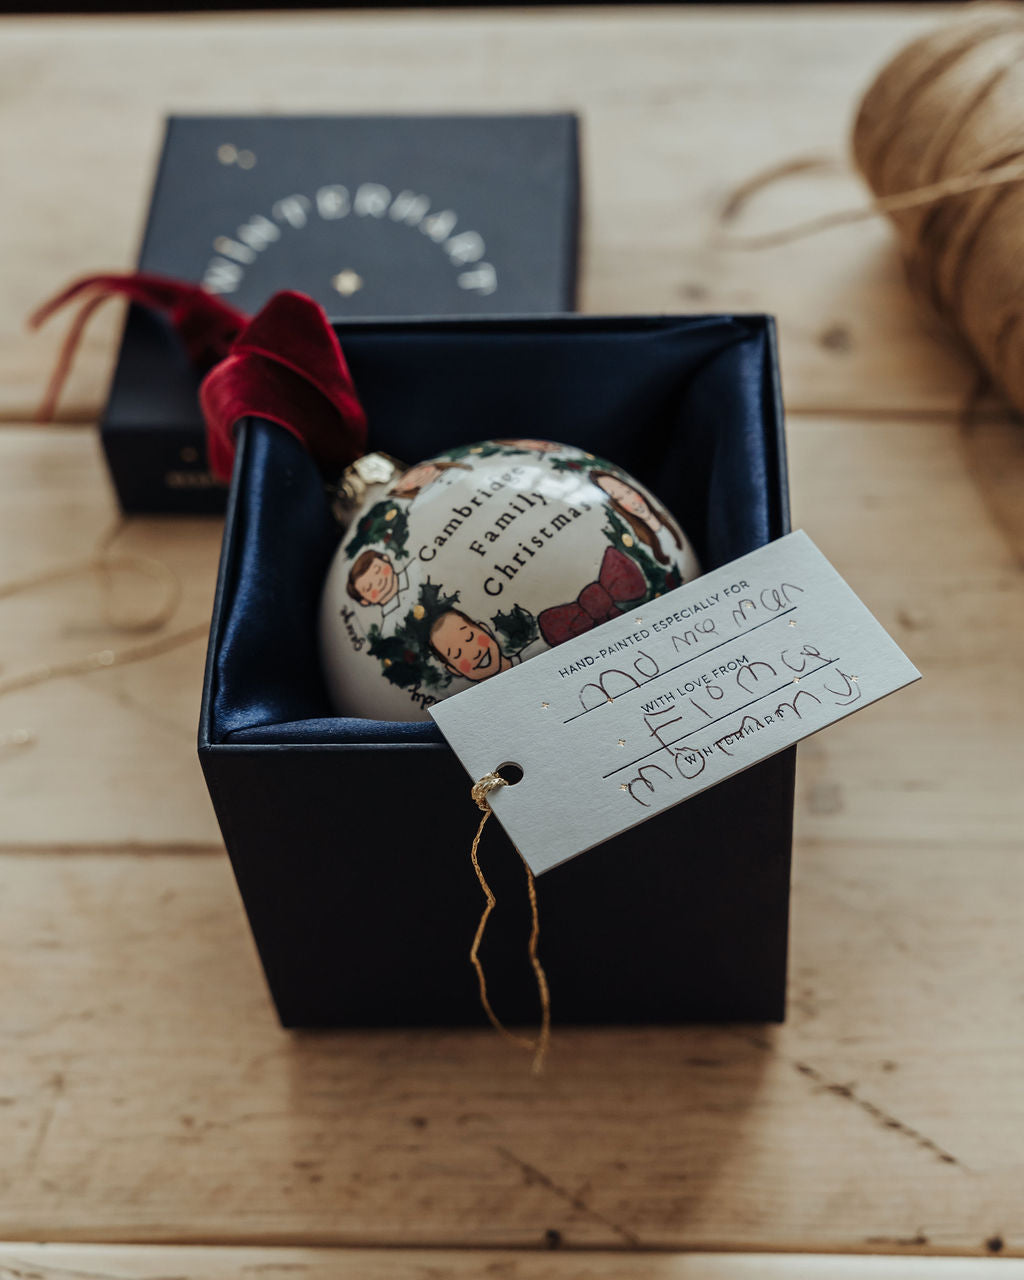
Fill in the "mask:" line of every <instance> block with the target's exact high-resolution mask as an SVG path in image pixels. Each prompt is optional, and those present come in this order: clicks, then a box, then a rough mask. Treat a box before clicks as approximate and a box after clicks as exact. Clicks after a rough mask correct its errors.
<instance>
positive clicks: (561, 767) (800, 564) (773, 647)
mask: <svg viewBox="0 0 1024 1280" xmlns="http://www.w3.org/2000/svg"><path fill="white" fill-rule="evenodd" d="M920 678H921V673H920V672H919V671H918V670H917V669H916V667H914V665H913V664H912V663H911V662H910V661H909V659H908V658H907V657H906V655H905V654H904V653H903V652H902V650H901V649H900V648H899V646H898V645H897V644H896V643H895V641H894V640H893V639H892V638H891V637H890V636H889V635H888V634H887V633H886V631H885V630H884V629H883V628H882V626H881V625H880V623H878V622H877V621H876V619H875V618H874V617H873V616H872V614H871V613H870V612H869V611H868V610H867V609H866V608H865V606H864V605H863V604H862V603H861V602H860V600H859V599H858V598H857V597H856V596H855V595H854V593H853V592H852V591H851V590H850V588H849V587H848V586H847V585H846V583H845V582H844V581H843V579H842V578H841V577H840V576H839V574H838V573H836V571H835V569H833V568H832V566H831V565H830V564H829V562H828V561H827V560H826V559H825V557H824V556H823V555H822V554H821V552H820V551H819V550H818V549H817V547H815V545H814V543H813V542H812V541H811V540H810V538H809V537H808V536H807V535H806V534H805V533H804V532H802V531H797V532H796V533H791V534H788V535H787V536H786V537H784V538H780V539H778V541H776V542H772V543H769V544H768V546H766V547H762V548H761V549H760V550H758V551H754V552H752V553H751V554H750V555H748V556H743V557H741V558H740V559H739V560H734V561H733V562H732V563H731V564H728V565H725V566H724V567H723V568H721V569H716V570H715V571H714V572H713V573H708V574H705V575H704V576H703V577H701V578H697V579H695V580H694V581H693V582H691V583H688V584H687V585H685V586H682V587H679V588H677V589H676V590H675V591H671V592H669V593H667V594H666V595H664V596H661V597H660V598H658V599H655V600H651V601H649V602H648V603H647V604H645V605H643V606H642V607H640V608H637V609H634V610H632V611H630V612H629V613H624V614H623V615H622V617H621V618H615V619H613V620H612V621H611V622H606V623H603V624H602V625H601V626H599V627H595V628H594V629H593V630H591V631H587V632H584V633H583V634H582V635H580V636H577V637H576V638H575V639H573V640H570V641H568V642H566V643H565V644H561V645H559V646H558V648H556V649H551V650H549V651H547V652H545V653H541V654H538V655H537V656H536V657H533V658H531V659H530V660H529V661H528V662H525V663H523V664H522V665H521V666H518V667H514V668H513V669H512V670H510V671H506V672H505V673H504V674H502V675H499V676H496V677H494V678H493V679H491V680H488V681H485V682H483V683H481V684H479V685H477V686H475V687H474V688H472V689H467V690H466V691H465V692H463V693H459V694H456V695H455V697H452V698H448V699H447V700H445V701H444V702H441V703H439V704H438V705H436V706H434V707H431V709H430V714H431V715H432V716H433V718H434V719H435V721H436V722H437V724H438V726H439V727H440V729H441V732H442V733H443V734H444V736H445V738H447V740H448V742H449V743H450V744H451V746H452V748H453V750H454V751H455V753H456V755H457V756H458V757H459V759H460V760H461V761H462V763H463V764H464V765H465V767H466V769H467V771H468V772H469V775H470V777H471V778H472V779H473V780H474V781H476V780H477V779H478V778H481V777H483V775H484V774H487V773H491V772H492V771H494V770H496V769H499V768H500V767H501V766H502V765H505V764H516V765H518V766H519V767H520V768H521V769H522V770H523V777H522V779H521V780H520V781H519V782H517V783H516V784H515V785H513V786H507V787H502V788H501V789H500V790H497V791H493V792H491V795H490V802H491V808H492V809H493V811H494V814H495V816H496V817H497V818H498V820H499V821H500V822H501V825H502V826H503V827H504V828H505V830H506V831H507V832H508V834H509V836H510V837H511V839H512V841H513V843H514V844H515V845H516V847H517V848H518V849H519V852H520V853H521V854H522V856H523V858H524V859H525V861H526V863H527V865H528V866H529V867H530V869H531V870H532V871H533V872H534V873H535V874H538V875H539V874H540V873H541V872H542V871H547V870H549V869H550V868H551V867H556V866H558V865H559V863H562V862H565V861H567V860H568V859H569V858H573V857H575V856H576V855H577V854H579V853H583V852H584V851H585V850H587V849H591V848H593V847H594V846H595V845H597V844H601V843H602V842H603V841H605V840H608V839H610V838H611V837H612V836H615V835H618V834H619V833H620V832H622V831H627V830H628V829H629V828H630V827H634V826H636V825H637V824H638V823H641V822H645V821H646V820H647V819H648V818H651V817H653V816H654V815H655V814H656V813H661V812H662V810H664V809H668V808H670V807H671V806H672V805H675V804H679V803H680V801H682V800H688V799H689V798H690V797H691V796H694V795H696V794H697V793H698V792H700V791H705V790H706V789H707V788H708V787H713V786H714V785H715V784H716V783H718V782H723V781H724V780H725V779H726V778H731V777H732V776H733V775H734V774H736V773H739V772H740V771H741V770H743V769H749V768H750V766H751V765H754V764H757V763H758V761H760V760H765V759H767V758H768V757H769V756H772V755H775V754H776V753H777V752H779V751H783V750H784V749H785V748H786V747H789V746H792V745H793V743H795V742H799V741H800V740H801V738H806V737H809V736H810V735H811V734H812V733H817V731H818V730H819V729H824V728H825V727H826V726H827V725H830V724H834V723H835V722H836V721H837V720H842V719H843V718H844V717H845V716H848V715H850V714H851V712H853V711H859V710H860V709H861V707H866V706H868V705H869V704H870V703H872V702H877V701H878V699H879V698H884V697H885V696H886V694H889V693H893V692H894V691H895V690H896V689H901V688H903V686H904V685H908V684H911V683H912V682H913V681H915V680H919V679H920Z"/></svg>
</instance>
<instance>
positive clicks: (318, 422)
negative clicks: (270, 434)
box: [199, 290, 366, 478]
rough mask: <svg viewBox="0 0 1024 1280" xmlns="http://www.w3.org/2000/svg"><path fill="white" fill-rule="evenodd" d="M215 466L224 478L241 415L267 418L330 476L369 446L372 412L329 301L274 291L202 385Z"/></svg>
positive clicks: (212, 463) (232, 456) (227, 470)
mask: <svg viewBox="0 0 1024 1280" xmlns="http://www.w3.org/2000/svg"><path fill="white" fill-rule="evenodd" d="M199 400H200V403H201V404H202V407H203V416H204V417H205V418H206V446H207V452H208V455H209V461H210V469H211V470H212V471H213V473H214V475H218V476H221V477H222V478H226V477H227V476H229V475H230V474H231V464H232V461H233V460H234V455H235V440H234V433H235V428H236V426H237V425H238V422H239V420H240V419H242V418H247V417H257V418H267V419H268V420H269V421H271V422H276V423H277V424H278V426H281V427H284V429H285V430H286V431H290V432H291V433H292V435H293V436H295V437H296V438H297V439H298V440H300V441H302V443H303V444H304V445H305V446H306V448H307V449H308V450H309V452H310V453H311V454H312V456H313V458H314V460H315V461H316V463H317V465H318V466H319V467H320V470H321V471H322V472H323V473H324V474H325V475H326V476H331V477H333V476H337V475H338V474H339V473H340V472H341V471H343V470H344V468H345V467H347V466H348V464H349V463H350V462H354V461H355V460H356V458H360V457H362V455H363V454H364V453H365V452H366V414H365V413H364V412H363V406H362V405H361V404H360V403H359V397H358V395H357V394H356V389H355V386H354V384H353V382H352V375H351V374H350V373H349V371H348V364H347V363H346V361H345V356H344V354H343V353H342V350H341V344H340V343H339V342H338V338H337V335H336V334H335V332H334V330H333V329H332V328H331V325H330V322H329V321H328V319H327V316H326V314H325V312H324V309H323V308H322V307H321V306H320V305H319V304H318V303H316V302H314V301H313V299H312V298H309V297H307V296H306V295H305V294H304V293H293V292H291V291H290V290H285V291H283V292H281V293H275V294H274V296H273V297H272V298H271V299H270V301H269V302H268V303H267V304H266V306H265V307H264V308H263V310H262V311H261V312H259V314H258V315H257V316H256V317H255V319H253V320H252V321H251V323H250V324H249V325H248V326H247V327H246V328H245V329H243V330H242V332H241V333H240V334H239V335H238V337H237V338H236V339H235V341H234V342H233V343H232V345H231V350H230V352H229V353H228V356H227V359H225V360H222V361H221V362H220V364H218V365H216V366H215V367H214V368H213V369H211V370H210V372H209V373H208V374H207V375H206V378H205V379H204V381H203V385H202V386H201V387H200V389H199Z"/></svg>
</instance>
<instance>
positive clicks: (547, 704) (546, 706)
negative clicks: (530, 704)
mask: <svg viewBox="0 0 1024 1280" xmlns="http://www.w3.org/2000/svg"><path fill="white" fill-rule="evenodd" d="M540 705H541V709H542V710H544V711H546V710H547V709H548V707H550V706H551V703H550V702H542V703H541V704H540Z"/></svg>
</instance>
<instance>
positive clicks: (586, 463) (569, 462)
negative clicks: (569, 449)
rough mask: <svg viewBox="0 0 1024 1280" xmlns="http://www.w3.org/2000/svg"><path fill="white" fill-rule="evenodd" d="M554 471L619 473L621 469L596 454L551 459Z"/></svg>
mask: <svg viewBox="0 0 1024 1280" xmlns="http://www.w3.org/2000/svg"><path fill="white" fill-rule="evenodd" d="M550 461H551V469H552V471H576V472H580V471H590V470H591V468H596V469H597V470H598V471H614V472H616V473H617V472H618V470H619V468H618V467H617V466H615V464H614V463H613V462H609V461H608V460H607V458H600V457H598V455H597V454H596V453H587V454H584V455H583V457H582V458H551V459H550Z"/></svg>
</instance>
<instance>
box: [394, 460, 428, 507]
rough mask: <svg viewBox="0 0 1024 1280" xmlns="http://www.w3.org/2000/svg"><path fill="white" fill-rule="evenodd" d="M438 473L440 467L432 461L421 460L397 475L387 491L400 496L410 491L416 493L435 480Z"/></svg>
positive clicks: (404, 495)
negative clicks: (416, 464)
mask: <svg viewBox="0 0 1024 1280" xmlns="http://www.w3.org/2000/svg"><path fill="white" fill-rule="evenodd" d="M440 474H441V469H440V468H439V467H436V466H434V464H433V463H432V462H421V463H420V464H419V465H418V466H415V467H410V468H409V470H408V471H406V472H405V473H404V474H403V475H401V476H399V478H398V479H397V480H396V481H395V483H394V484H393V485H392V486H391V488H390V490H389V492H390V493H394V494H397V496H398V497H400V498H403V497H406V496H407V495H409V494H412V493H418V492H419V491H420V490H421V489H425V488H426V487H427V485H428V484H431V483H432V482H433V481H434V480H436V479H437V477H438V476H439V475H440Z"/></svg>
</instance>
